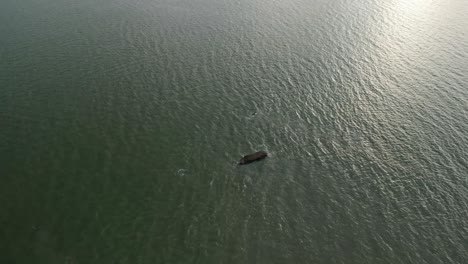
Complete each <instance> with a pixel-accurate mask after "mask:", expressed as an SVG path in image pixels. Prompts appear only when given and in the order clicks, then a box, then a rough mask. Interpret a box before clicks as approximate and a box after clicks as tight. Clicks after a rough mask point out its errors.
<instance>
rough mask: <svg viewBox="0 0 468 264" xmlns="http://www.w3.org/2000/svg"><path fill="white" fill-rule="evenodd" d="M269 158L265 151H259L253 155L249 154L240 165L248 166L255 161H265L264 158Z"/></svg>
mask: <svg viewBox="0 0 468 264" xmlns="http://www.w3.org/2000/svg"><path fill="white" fill-rule="evenodd" d="M266 157H268V154H267V153H266V152H265V151H258V152H255V153H253V154H249V155H246V156H244V157H243V158H242V159H241V160H240V161H239V165H246V164H249V163H252V162H255V161H260V160H263V159H264V158H266Z"/></svg>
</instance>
